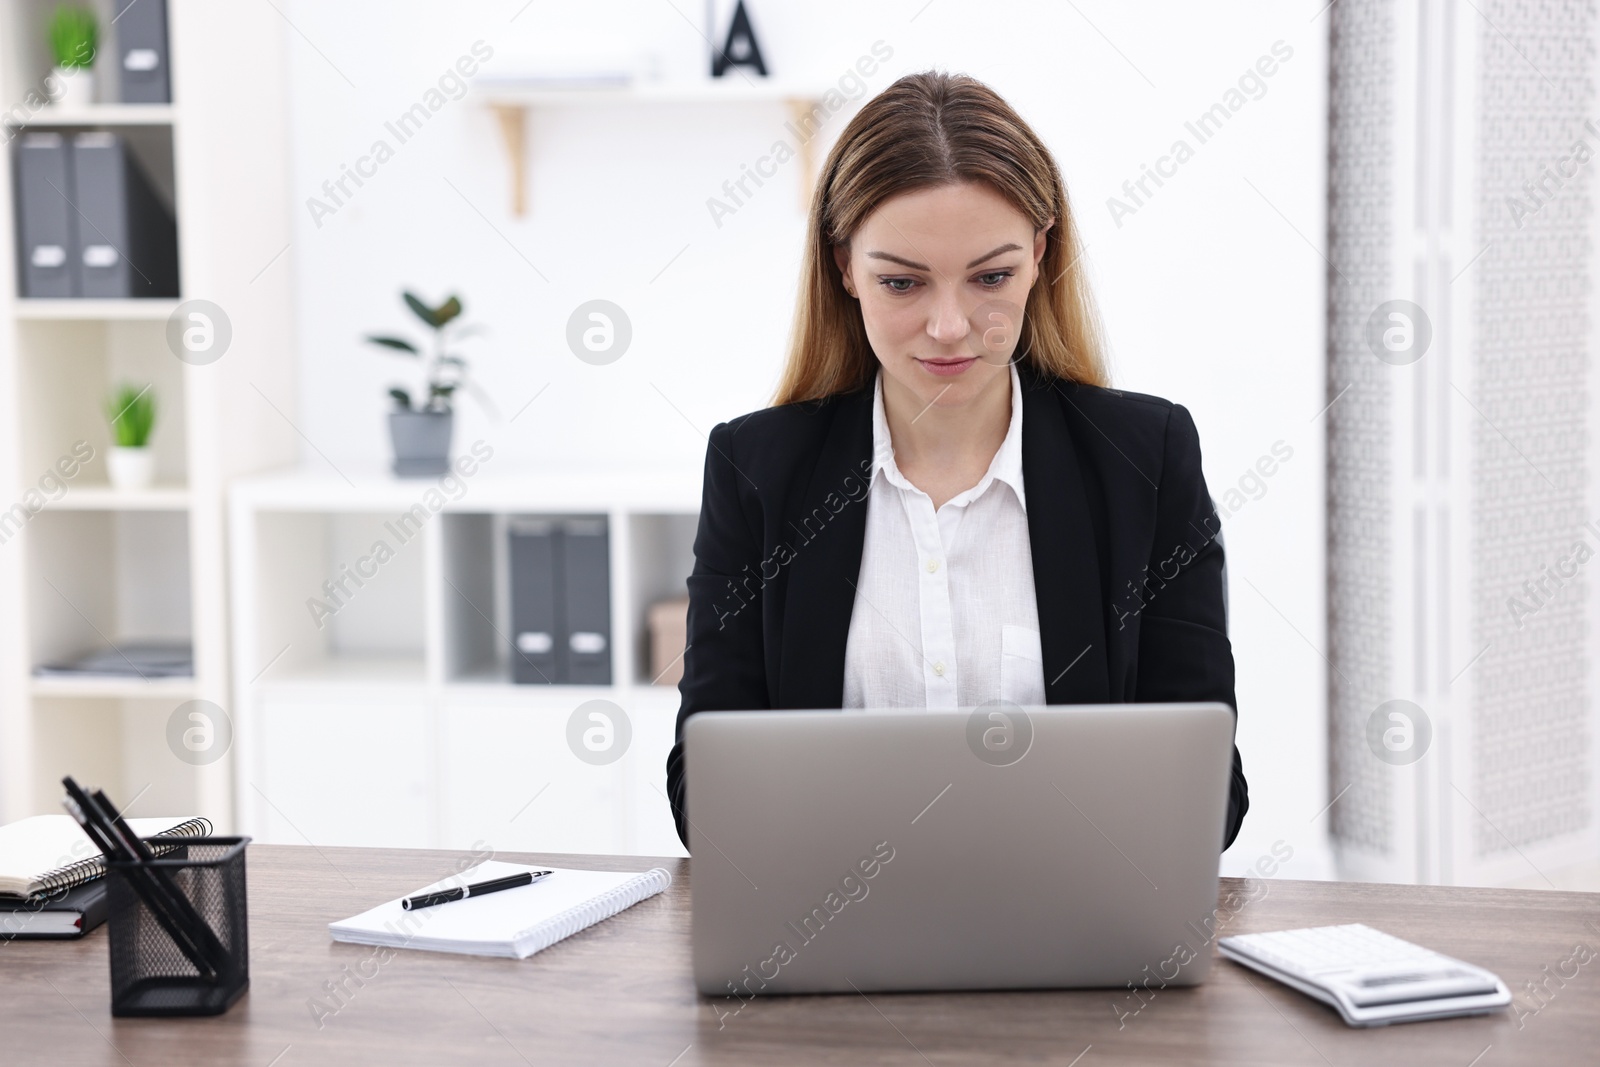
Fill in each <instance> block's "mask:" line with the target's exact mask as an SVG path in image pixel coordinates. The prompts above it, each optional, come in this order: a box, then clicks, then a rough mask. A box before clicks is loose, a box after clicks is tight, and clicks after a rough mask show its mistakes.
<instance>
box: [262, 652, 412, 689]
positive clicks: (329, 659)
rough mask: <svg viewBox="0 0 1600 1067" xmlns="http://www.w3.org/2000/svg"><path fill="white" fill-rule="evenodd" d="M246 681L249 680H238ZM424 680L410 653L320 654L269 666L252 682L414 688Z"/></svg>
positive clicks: (287, 685) (315, 686)
mask: <svg viewBox="0 0 1600 1067" xmlns="http://www.w3.org/2000/svg"><path fill="white" fill-rule="evenodd" d="M241 680H242V681H244V682H246V683H248V682H250V679H248V678H245V679H241ZM425 680H426V671H425V670H424V668H423V663H422V660H420V659H418V658H416V657H412V656H337V655H336V656H323V657H319V658H317V659H315V660H312V661H310V662H302V663H298V664H295V665H293V666H288V665H280V666H276V667H269V668H268V669H267V670H266V671H264V672H262V674H261V676H260V677H259V679H258V680H257V681H256V682H255V684H256V685H257V686H270V687H272V688H273V689H279V688H282V689H291V688H297V687H307V688H313V689H318V690H320V689H323V688H329V687H332V688H350V689H367V688H371V687H374V686H403V687H405V688H407V689H416V688H418V687H420V686H422V685H423V684H424V683H425Z"/></svg>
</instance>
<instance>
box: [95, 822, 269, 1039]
mask: <svg viewBox="0 0 1600 1067" xmlns="http://www.w3.org/2000/svg"><path fill="white" fill-rule="evenodd" d="M249 842H250V838H248V837H152V838H148V839H147V843H148V844H149V845H151V846H168V847H170V849H171V850H170V851H167V850H166V849H164V848H162V847H156V851H157V852H159V853H160V855H158V856H157V857H156V858H154V859H150V860H142V861H139V862H136V863H135V862H128V861H125V860H108V861H107V862H106V869H107V872H108V894H107V896H108V903H109V906H110V907H109V911H110V914H109V916H108V918H107V921H106V925H107V928H108V931H109V934H110V941H111V1014H112V1015H116V1016H127V1015H220V1014H221V1013H223V1012H225V1011H227V1010H228V1008H229V1007H230V1006H231V1005H232V1004H233V1002H234V1001H236V1000H238V999H239V997H240V995H241V994H243V993H244V991H245V989H246V988H247V987H248V986H249V985H250V940H249V936H248V929H247V918H246V909H245V867H244V854H245V845H247V844H249ZM149 874H157V875H159V876H161V877H164V878H165V879H167V880H168V882H169V884H170V885H171V886H173V887H174V888H175V889H176V891H177V892H178V893H180V894H181V895H182V897H183V899H184V900H186V901H187V902H188V903H189V905H190V906H192V908H193V910H194V912H195V913H196V914H197V915H198V916H199V918H200V919H201V920H202V921H203V922H204V923H205V925H206V928H207V929H208V930H209V931H210V933H211V934H212V935H214V937H215V942H212V940H211V938H209V937H208V938H205V941H206V943H207V945H208V946H209V947H211V948H212V950H213V951H214V952H215V950H217V949H220V952H219V953H216V958H214V959H213V960H212V962H213V964H214V969H215V971H216V973H215V974H214V975H209V976H208V975H206V974H205V973H204V972H203V971H202V970H201V969H200V968H198V967H196V966H195V964H194V962H193V960H191V959H190V954H189V953H186V952H185V951H183V950H182V949H181V948H180V946H179V945H178V944H177V943H176V942H175V941H174V940H173V937H172V934H171V933H170V932H169V931H168V930H167V929H166V927H165V925H164V924H163V923H162V922H161V921H160V920H159V918H158V916H157V915H156V914H155V913H153V912H152V911H151V910H150V904H149V902H148V901H147V899H146V896H147V893H144V892H140V890H139V889H138V888H136V886H135V884H134V880H135V879H146V877H147V876H148V875H149Z"/></svg>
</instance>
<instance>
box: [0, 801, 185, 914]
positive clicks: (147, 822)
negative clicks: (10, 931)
mask: <svg viewBox="0 0 1600 1067" xmlns="http://www.w3.org/2000/svg"><path fill="white" fill-rule="evenodd" d="M128 829H130V830H132V831H133V832H134V833H135V834H137V835H138V836H140V837H151V836H154V835H156V834H165V835H176V836H182V837H204V836H206V835H207V834H209V833H211V824H210V823H209V822H207V821H206V820H205V819H200V818H187V819H179V818H155V819H129V820H128ZM105 871H106V866H105V857H103V856H101V855H100V849H99V847H98V846H97V845H95V844H94V843H93V842H92V841H90V840H89V835H88V834H86V833H84V832H83V827H81V826H79V825H78V824H77V823H76V822H75V821H73V818H72V816H70V815H35V816H32V817H31V818H27V819H20V820H18V821H17V822H14V823H10V824H8V825H6V826H0V894H3V895H6V896H17V897H37V896H40V895H42V894H46V893H53V892H55V891H56V890H58V889H69V888H71V887H72V886H77V885H82V884H83V883H85V882H90V881H93V880H94V879H96V878H98V877H100V876H101V875H102V874H104V873H105Z"/></svg>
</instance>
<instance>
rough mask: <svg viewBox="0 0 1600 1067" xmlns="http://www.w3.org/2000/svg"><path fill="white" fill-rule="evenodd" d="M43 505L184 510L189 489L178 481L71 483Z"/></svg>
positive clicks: (74, 508) (81, 508) (72, 508)
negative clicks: (126, 485)
mask: <svg viewBox="0 0 1600 1067" xmlns="http://www.w3.org/2000/svg"><path fill="white" fill-rule="evenodd" d="M68 484H69V488H68V490H67V493H66V495H65V496H63V497H62V498H61V499H60V500H56V501H52V502H51V503H50V504H49V505H47V507H48V508H49V509H50V510H53V511H187V510H188V508H189V490H188V489H186V488H184V487H183V486H181V485H155V486H151V487H150V488H149V489H113V488H112V487H111V486H109V485H71V483H68Z"/></svg>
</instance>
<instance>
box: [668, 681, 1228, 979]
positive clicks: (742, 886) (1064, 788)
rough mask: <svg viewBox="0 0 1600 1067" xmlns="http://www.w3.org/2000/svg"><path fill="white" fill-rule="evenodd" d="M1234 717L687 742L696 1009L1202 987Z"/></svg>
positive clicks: (1075, 718)
mask: <svg viewBox="0 0 1600 1067" xmlns="http://www.w3.org/2000/svg"><path fill="white" fill-rule="evenodd" d="M1233 732H1234V713H1233V711H1232V709H1230V708H1229V707H1228V706H1227V705H1225V704H1220V703H1205V704H1149V705H1136V704H1117V705H1104V706H1099V705H1050V706H1036V707H1028V708H1020V707H1018V706H1017V705H1015V704H1011V703H1009V702H1004V701H995V702H991V703H990V704H986V705H983V706H980V707H978V708H974V709H962V710H960V711H926V710H921V709H892V710H885V711H872V712H868V713H864V714H863V713H859V712H851V711H838V710H818V711H753V712H737V711H719V712H708V713H701V714H698V715H695V716H692V717H691V718H690V719H689V720H688V722H687V723H686V724H685V726H684V742H685V759H686V770H687V775H688V797H687V800H688V813H687V814H688V817H689V843H690V851H691V853H692V855H693V857H694V859H693V863H692V874H691V878H692V886H693V891H692V894H691V899H692V915H693V955H694V972H695V983H696V985H697V987H698V988H699V990H700V991H701V992H702V993H704V994H706V995H709V996H716V995H723V996H737V997H740V998H741V999H747V998H748V997H750V996H752V995H755V994H757V993H769V994H771V993H801V992H850V991H852V990H860V991H863V992H870V991H872V990H937V989H1005V988H1064V987H1085V986H1118V987H1121V986H1124V985H1125V984H1126V983H1128V982H1134V983H1136V984H1137V983H1142V982H1149V983H1150V986H1151V988H1156V987H1159V986H1160V985H1162V984H1165V985H1192V984H1195V983H1197V982H1199V981H1201V980H1202V979H1203V978H1204V977H1205V975H1206V972H1207V971H1208V970H1209V967H1210V962H1211V943H1210V942H1211V940H1212V939H1213V937H1214V936H1215V930H1214V923H1215V918H1216V916H1215V909H1216V904H1217V870H1218V863H1219V853H1220V849H1221V844H1222V835H1223V823H1224V818H1225V815H1226V810H1227V797H1228V783H1229V772H1230V769H1231V765H1232V741H1233Z"/></svg>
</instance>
